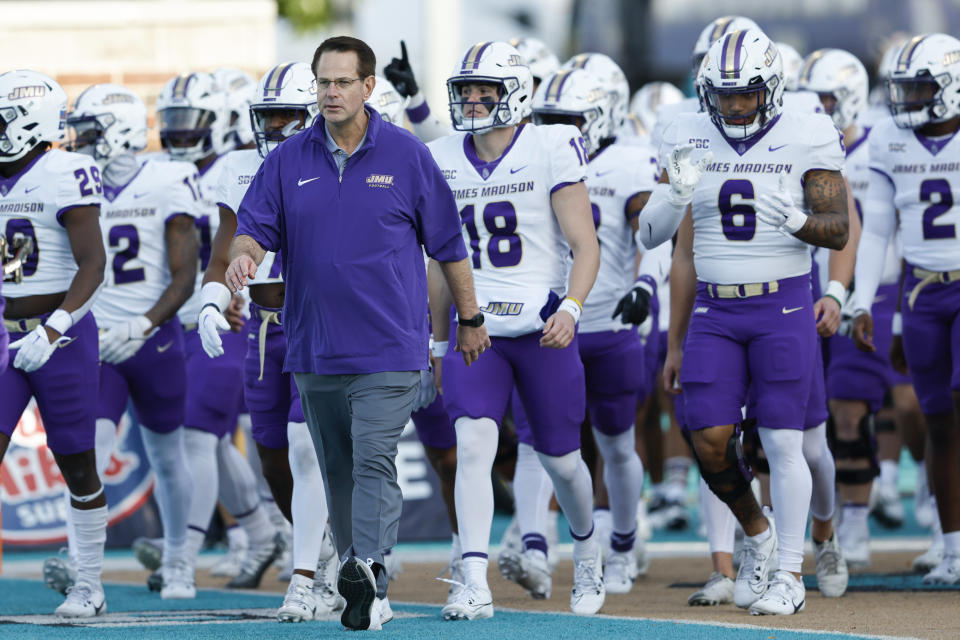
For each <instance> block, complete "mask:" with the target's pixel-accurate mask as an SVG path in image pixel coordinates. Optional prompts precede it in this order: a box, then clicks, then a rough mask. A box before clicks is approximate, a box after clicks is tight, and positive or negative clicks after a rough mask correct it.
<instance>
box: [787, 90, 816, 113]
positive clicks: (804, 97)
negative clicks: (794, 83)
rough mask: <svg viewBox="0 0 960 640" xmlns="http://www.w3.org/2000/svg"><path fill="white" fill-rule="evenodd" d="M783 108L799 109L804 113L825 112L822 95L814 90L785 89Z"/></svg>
mask: <svg viewBox="0 0 960 640" xmlns="http://www.w3.org/2000/svg"><path fill="white" fill-rule="evenodd" d="M783 108H784V110H786V109H798V110H800V111H802V112H803V113H823V103H822V102H820V96H818V95H817V94H815V93H814V92H813V91H784V92H783Z"/></svg>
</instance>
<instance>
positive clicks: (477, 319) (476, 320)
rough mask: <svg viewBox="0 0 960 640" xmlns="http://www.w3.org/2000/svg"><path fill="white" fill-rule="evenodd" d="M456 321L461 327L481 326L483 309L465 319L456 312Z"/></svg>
mask: <svg viewBox="0 0 960 640" xmlns="http://www.w3.org/2000/svg"><path fill="white" fill-rule="evenodd" d="M457 322H458V323H459V324H460V326H461V327H473V328H474V329H476V328H477V327H482V326H483V311H480V312H478V313H477V315H475V316H473V317H472V318H468V319H466V320H464V319H463V318H461V317H460V315H459V314H457Z"/></svg>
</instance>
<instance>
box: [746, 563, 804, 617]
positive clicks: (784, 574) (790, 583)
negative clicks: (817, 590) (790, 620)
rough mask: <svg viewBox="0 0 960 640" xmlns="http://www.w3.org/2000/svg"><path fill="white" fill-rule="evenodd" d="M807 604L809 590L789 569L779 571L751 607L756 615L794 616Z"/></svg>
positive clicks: (751, 610)
mask: <svg viewBox="0 0 960 640" xmlns="http://www.w3.org/2000/svg"><path fill="white" fill-rule="evenodd" d="M806 606H807V590H806V589H805V588H804V587H803V582H801V581H800V580H797V578H796V577H794V575H793V574H792V573H790V572H789V571H777V572H776V573H775V574H774V575H773V580H772V581H771V582H770V586H769V587H768V588H767V591H766V593H764V594H763V595H762V596H761V597H760V599H759V600H757V601H756V602H754V603H753V605H751V607H750V613H751V614H752V615H755V616H765V615H766V616H792V615H793V614H795V613H799V612H801V611H803V609H804V607H806Z"/></svg>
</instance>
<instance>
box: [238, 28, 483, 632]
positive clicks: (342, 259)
mask: <svg viewBox="0 0 960 640" xmlns="http://www.w3.org/2000/svg"><path fill="white" fill-rule="evenodd" d="M375 64H376V60H375V58H374V54H373V51H372V50H371V49H370V47H369V46H367V44H366V43H364V42H363V41H361V40H357V39H356V38H350V37H335V38H330V39H328V40H326V41H324V42H323V43H322V44H321V45H320V46H319V47H318V48H317V51H316V53H315V54H314V58H313V70H314V73H315V74H316V78H317V101H318V103H319V106H320V115H319V116H318V117H317V119H316V120H315V122H314V125H313V126H312V127H310V128H309V129H307V130H305V131H303V132H301V133H299V134H297V135H295V136H293V137H291V138H289V139H288V140H287V141H285V142H284V143H283V144H281V145H280V146H279V147H278V148H277V149H276V150H274V151H273V152H271V153H270V154H269V155H268V156H267V157H266V159H265V160H264V162H263V165H262V166H261V167H260V170H259V171H258V173H257V175H256V177H255V178H254V180H253V183H252V184H251V185H250V188H249V190H248V191H247V194H246V196H245V197H244V199H243V202H242V203H241V205H240V208H239V211H238V212H237V221H238V228H237V236H236V238H234V241H233V246H232V247H231V258H232V261H231V263H230V266H229V268H228V270H227V274H226V275H227V284H228V285H229V286H230V287H231V289H233V290H235V291H236V290H239V289H242V288H243V287H244V286H245V285H246V283H247V279H248V278H252V277H253V276H254V275H255V273H256V269H257V265H258V264H259V263H260V261H261V260H262V259H263V256H264V253H265V252H266V251H276V252H278V254H279V257H280V259H281V267H282V272H283V278H284V280H285V282H286V299H285V301H284V307H283V314H282V323H283V328H284V333H285V335H286V339H287V354H286V359H285V362H284V371H289V372H292V373H294V377H295V379H296V382H297V386H298V387H299V389H300V398H301V402H302V403H303V411H304V415H305V416H306V419H307V423H308V425H309V428H310V432H311V434H312V436H313V441H314V445H315V446H316V449H317V455H318V457H319V459H320V467H321V470H322V471H323V480H324V483H325V485H326V492H327V496H328V503H329V508H330V520H331V523H332V526H333V532H334V539H335V541H336V545H337V550H338V551H339V553H340V555H341V558H344V557H345V558H346V559H345V562H344V564H343V566H342V567H341V569H340V578H339V580H338V587H339V589H340V593H341V595H342V596H343V597H344V598H345V599H346V600H347V605H346V608H345V610H344V613H343V616H342V618H341V620H342V622H343V624H344V625H345V626H347V627H350V628H355V629H366V628H369V627H376V626H378V625H379V609H380V604H379V603H380V601H381V600H380V599H382V598H383V597H385V596H386V590H387V583H388V576H387V572H386V571H385V569H384V566H383V553H384V552H385V551H387V550H389V549H390V548H391V547H393V546H394V545H395V544H396V541H397V525H398V522H399V519H400V509H401V505H402V500H403V498H402V496H401V493H400V487H399V485H398V484H397V470H396V465H395V459H396V455H397V441H398V440H399V438H400V433H401V431H402V430H403V427H404V425H405V424H406V422H407V420H408V419H409V417H410V413H411V410H412V408H413V405H414V401H415V400H416V398H417V393H418V390H419V385H420V374H419V372H420V370H423V369H426V368H427V367H428V347H427V343H428V328H427V283H426V271H425V268H424V259H423V249H421V247H423V248H425V249H426V252H427V253H428V254H429V255H430V256H431V257H432V258H434V259H436V260H437V261H438V262H440V263H441V266H442V267H443V270H444V274H445V276H446V281H447V284H448V285H449V287H450V290H451V292H452V293H453V299H454V302H455V305H456V308H457V312H458V315H459V316H460V318H461V323H460V333H458V336H457V340H458V344H459V345H461V351H462V352H463V356H464V359H465V360H466V362H467V363H468V364H469V363H470V362H473V361H474V360H476V358H477V357H478V356H479V354H480V352H482V351H483V350H484V349H485V348H486V347H487V346H489V344H490V341H489V339H488V338H487V334H486V330H485V329H484V328H483V326H482V319H483V316H482V314H481V313H480V310H479V308H478V307H477V302H476V299H475V297H474V291H473V279H472V276H471V271H470V265H469V263H468V262H467V260H466V257H467V253H466V248H465V247H464V244H463V239H462V236H461V232H460V217H459V214H458V212H457V209H456V203H455V201H454V198H453V194H452V193H451V192H450V189H449V187H447V183H446V180H444V178H443V175H442V173H441V172H440V169H439V168H438V167H437V165H436V163H435V162H434V161H433V158H432V157H431V155H430V152H429V151H428V150H427V148H426V147H425V146H424V145H423V144H422V143H421V142H420V141H419V140H417V138H415V137H414V136H413V135H412V134H410V133H408V132H407V131H405V130H404V129H401V128H400V127H397V126H394V125H392V124H389V123H386V122H384V121H383V120H381V119H380V116H379V115H378V114H377V112H376V111H374V110H372V109H370V108H369V107H365V106H364V102H365V101H366V100H367V98H369V97H370V93H371V92H372V91H373V87H374V84H375V82H376V81H375V79H374V69H375ZM278 106H279V105H278ZM465 325H466V326H465ZM318 535H319V533H318Z"/></svg>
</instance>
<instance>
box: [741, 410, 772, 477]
mask: <svg viewBox="0 0 960 640" xmlns="http://www.w3.org/2000/svg"><path fill="white" fill-rule="evenodd" d="M743 456H744V458H745V459H746V461H747V462H748V463H749V464H750V467H751V468H752V469H753V471H754V473H765V474H767V475H770V463H769V462H767V456H766V455H765V454H764V453H763V444H762V443H761V442H760V430H759V429H757V421H756V420H747V421H745V422H744V423H743Z"/></svg>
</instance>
